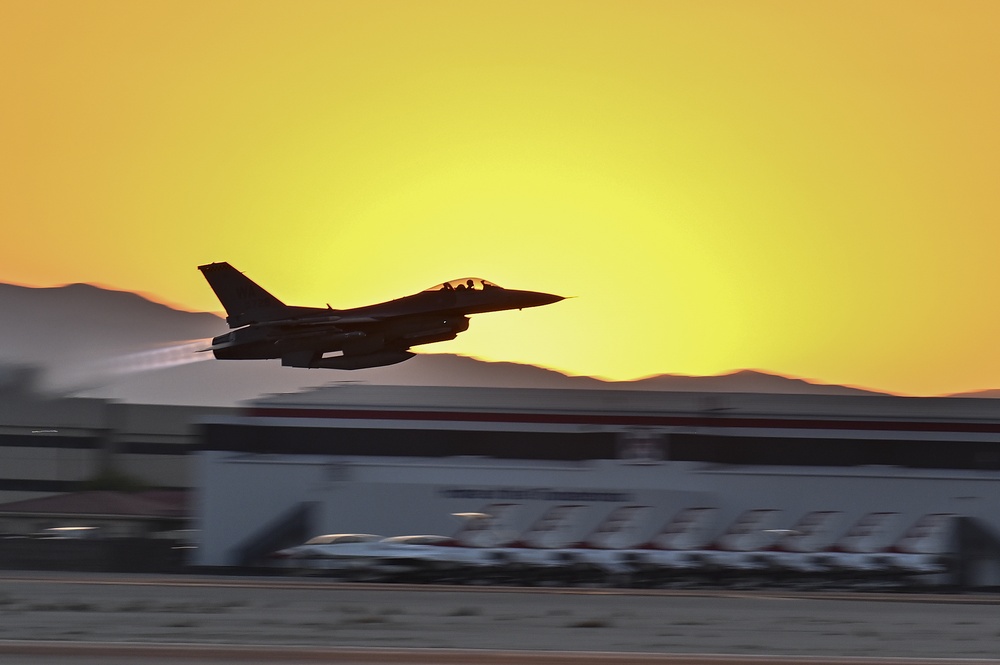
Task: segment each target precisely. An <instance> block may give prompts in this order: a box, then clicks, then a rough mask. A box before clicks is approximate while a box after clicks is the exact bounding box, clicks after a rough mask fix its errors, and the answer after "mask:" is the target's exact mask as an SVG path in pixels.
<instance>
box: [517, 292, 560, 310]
mask: <svg viewBox="0 0 1000 665" xmlns="http://www.w3.org/2000/svg"><path fill="white" fill-rule="evenodd" d="M560 300H565V298H564V297H562V296H557V295H555V294H552V293H541V292H540V291H525V292H524V293H523V302H524V304H523V305H521V306H522V307H541V306H542V305H551V304H552V303H555V302H559V301H560Z"/></svg>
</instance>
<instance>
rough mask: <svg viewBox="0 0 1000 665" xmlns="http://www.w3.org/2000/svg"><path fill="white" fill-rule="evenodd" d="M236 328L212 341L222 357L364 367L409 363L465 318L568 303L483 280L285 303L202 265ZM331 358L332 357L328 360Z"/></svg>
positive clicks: (224, 267)
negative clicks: (375, 297) (387, 296)
mask: <svg viewBox="0 0 1000 665" xmlns="http://www.w3.org/2000/svg"><path fill="white" fill-rule="evenodd" d="M198 270H200V271H201V272H202V274H203V275H204V276H205V279H207V280H208V284H209V286H211V287H212V290H213V291H215V295H216V296H217V297H218V298H219V302H221V303H222V306H223V307H224V308H225V309H226V314H227V315H228V316H227V317H226V322H227V323H228V324H229V327H230V328H232V330H231V331H230V332H228V333H226V334H224V335H219V336H218V337H216V338H214V339H213V340H212V346H211V347H210V348H208V349H205V350H206V351H212V352H213V353H214V355H215V357H216V358H218V359H220V360H234V359H235V360H249V359H254V360H261V359H268V358H280V359H281V364H282V365H284V366H286V367H327V368H332V369H362V368H365V367H381V366H383V365H393V364H395V363H399V362H403V361H404V360H408V359H409V358H412V357H413V356H414V355H415V354H414V353H413V352H412V351H410V347H412V346H417V345H419V344H429V343H431V342H443V341H445V340H449V339H454V338H455V337H456V336H457V335H458V333H460V332H463V331H464V330H467V329H468V327H469V319H468V315H470V314H479V313H482V312H496V311H501V310H505V309H523V308H525V307H539V306H541V305H549V304H551V303H554V302H559V301H560V300H563V298H562V297H561V296H556V295H552V294H549V293H538V292H536V291H515V290H511V289H504V288H501V287H499V286H497V285H496V284H493V283H492V282H487V281H486V280H485V279H478V278H471V279H470V278H466V279H457V280H452V281H450V282H445V283H443V284H438V285H437V286H433V287H431V288H429V289H426V290H424V291H421V292H420V293H415V294H413V295H411V296H406V297H404V298H399V299H396V300H390V301H388V302H383V303H379V304H377V305H366V306H365V307H355V308H353V309H333V308H331V307H330V306H329V305H327V306H326V307H325V308H323V307H294V306H290V305H286V304H284V303H283V302H281V301H280V300H278V299H277V298H275V297H274V296H273V295H271V294H270V293H268V292H267V291H265V290H264V289H263V288H262V287H260V286H259V285H258V284H257V283H255V282H254V281H253V280H251V279H250V278H248V277H247V276H246V275H244V274H243V273H241V272H240V271H238V270H236V268H234V267H233V266H231V265H229V264H228V263H209V264H207V265H203V266H198ZM327 354H331V355H327Z"/></svg>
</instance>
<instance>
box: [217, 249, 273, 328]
mask: <svg viewBox="0 0 1000 665" xmlns="http://www.w3.org/2000/svg"><path fill="white" fill-rule="evenodd" d="M198 270H200V271H201V274H203V275H204V276H205V279H207V280H208V285H209V286H211V287H212V290H213V291H215V295H216V296H217V297H218V298H219V302H221V303H222V306H223V307H225V308H226V314H228V315H229V316H227V317H226V322H227V323H229V327H230V328H239V327H241V326H245V325H247V324H249V323H256V322H259V321H267V320H269V319H277V318H281V317H282V316H283V315H284V312H285V311H286V310H287V306H286V305H285V303H283V302H281V301H280V300H278V299H277V298H275V297H274V296H272V295H271V294H270V293H268V292H267V291H265V290H264V289H263V288H262V287H261V286H260V285H258V284H257V283H256V282H254V281H253V280H252V279H250V278H249V277H247V276H246V275H244V274H243V273H241V272H240V271H239V270H237V269H236V268H234V267H232V266H231V265H229V264H228V263H225V262H223V263H209V264H206V265H203V266H198Z"/></svg>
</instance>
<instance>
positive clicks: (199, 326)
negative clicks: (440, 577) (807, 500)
mask: <svg viewBox="0 0 1000 665" xmlns="http://www.w3.org/2000/svg"><path fill="white" fill-rule="evenodd" d="M0 312H3V313H4V314H3V316H2V317H0V321H6V323H4V324H3V325H2V326H0V363H5V364H17V365H34V366H37V367H39V368H41V371H42V377H41V380H40V385H41V387H42V388H43V389H44V390H47V391H50V392H57V393H61V394H77V395H85V396H92V397H106V398H112V399H119V400H123V401H129V402H140V403H154V404H174V403H177V404H192V403H194V404H212V405H232V404H236V403H239V402H242V401H246V400H249V399H254V398H256V397H259V396H262V395H266V394H274V393H287V392H298V391H301V390H309V389H313V388H317V387H320V386H324V385H328V384H332V383H339V382H364V383H370V384H375V385H414V386H416V385H428V386H445V385H450V386H461V387H475V386H484V387H509V388H528V387H532V388H568V389H580V390H594V389H600V390H645V391H661V392H672V391H685V392H737V393H738V392H749V393H778V394H820V395H884V394H885V393H879V392H877V391H873V390H864V389H861V388H854V387H848V386H839V385H835V384H823V383H817V382H812V381H809V380H806V379H801V378H793V377H786V376H782V375H780V374H775V373H770V372H764V371H760V370H750V369H744V370H736V371H733V372H728V373H724V374H720V375H715V376H684V375H674V374H660V375H654V376H649V377H644V378H641V379H635V380H632V381H610V380H605V379H601V378H597V377H592V376H572V375H567V374H564V373H562V372H559V371H557V370H554V369H548V368H544V367H538V366H535V365H524V364H519V363H513V362H504V361H484V360H478V359H475V358H472V357H468V356H458V355H454V354H435V353H419V354H418V355H417V356H416V357H414V358H413V359H411V360H409V361H407V362H405V363H401V364H399V365H393V366H389V367H380V368H372V369H368V370H356V371H353V372H346V371H337V370H328V369H302V368H288V367H281V365H280V363H278V362H277V361H217V360H215V359H213V358H211V357H210V356H209V355H208V354H197V353H196V350H197V349H199V348H204V347H205V346H207V344H208V342H209V338H211V337H212V336H214V335H218V334H221V333H222V332H225V331H226V330H227V329H228V328H227V326H226V324H225V321H224V320H223V319H222V318H221V317H219V316H217V315H215V314H210V313H206V312H186V311H183V310H179V309H176V308H174V307H171V306H169V305H165V304H162V303H158V302H156V301H154V300H150V299H149V298H147V297H144V296H142V295H139V294H136V293H132V292H129V291H116V290H110V289H105V288H103V287H99V286H93V285H89V284H70V285H66V286H61V287H38V288H36V287H24V286H18V285H12V284H0ZM11 321H14V322H16V324H13V325H12V324H11V323H10V322H11ZM970 396H975V395H970Z"/></svg>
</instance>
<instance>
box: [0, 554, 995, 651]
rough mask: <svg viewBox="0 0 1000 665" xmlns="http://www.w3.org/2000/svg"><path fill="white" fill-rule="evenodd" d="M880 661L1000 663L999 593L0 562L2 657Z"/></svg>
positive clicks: (0, 634) (0, 645) (0, 638)
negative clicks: (129, 571)
mask: <svg viewBox="0 0 1000 665" xmlns="http://www.w3.org/2000/svg"><path fill="white" fill-rule="evenodd" d="M115 649H117V650H118V651H117V652H114V650H115ZM157 649H159V651H156V650H157ZM102 650H104V651H102ZM109 650H110V651H109ZM227 654H228V655H227ZM845 657H846V658H847V659H848V660H846V661H845V660H843V659H844V658H845ZM257 658H259V660H255V659H257ZM885 658H893V659H900V660H895V661H892V662H894V663H898V664H900V665H901V664H902V663H904V662H905V663H915V662H932V661H929V660H928V659H959V660H958V661H957V662H964V663H969V662H977V661H978V662H986V661H988V660H991V659H998V660H995V661H993V662H995V663H1000V597H997V596H981V595H927V594H922V595H915V594H876V593H832V592H827V593H823V592H819V593H804V592H795V591H724V590H705V591H700V590H685V591H663V590H627V589H623V590H618V589H603V588H602V589H515V588H506V587H500V588H494V587H486V588H477V587H444V586H438V587H429V586H411V585H406V586H404V585H360V584H345V583H338V582H334V581H330V580H312V579H292V578H238V577H204V576H170V577H157V576H145V575H114V576H111V575H86V574H76V573H73V574H70V573H64V574H61V573H34V572H31V573H27V572H25V573H16V572H3V573H0V662H3V663H25V664H27V665H36V664H37V665H42V664H43V663H44V664H48V663H66V662H73V663H75V664H77V665H87V664H88V663H90V662H93V663H98V662H100V663H115V662H144V663H146V662H148V663H168V662H169V663H174V662H177V663H180V662H183V663H187V664H188V665H191V664H192V663H202V662H204V663H209V662H244V663H252V662H270V663H296V662H338V663H351V662H358V663H360V662H392V663H416V662H421V663H423V662H441V663H446V662H470V663H491V662H503V663H515V662H516V663H535V662H539V663H541V662H545V663H556V662H581V663H583V662H607V663H611V662H618V663H631V662H647V663H651V662H670V663H674V664H675V665H676V664H677V663H681V662H684V663H689V662H690V663H694V662H697V663H705V664H706V665H708V664H712V665H714V664H715V663H737V662H739V663H746V662H754V663H761V662H777V661H778V660H779V659H782V660H784V661H785V662H787V663H789V665H791V664H793V663H795V664H797V663H800V662H802V663H805V662H810V663H821V662H822V663H828V662H829V663H834V662H837V663H841V662H849V663H853V664H855V665H865V664H866V663H869V662H872V663H874V662H876V661H879V660H882V659H885ZM379 659H381V660H379ZM706 659H707V660H706ZM712 659H715V660H712ZM953 662H955V661H953Z"/></svg>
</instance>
